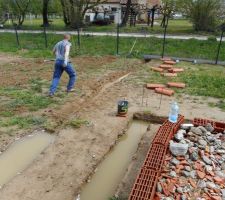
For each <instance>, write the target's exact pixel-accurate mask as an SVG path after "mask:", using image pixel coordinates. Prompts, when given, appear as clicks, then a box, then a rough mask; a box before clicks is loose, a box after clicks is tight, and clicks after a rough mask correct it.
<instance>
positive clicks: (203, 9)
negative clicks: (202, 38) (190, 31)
mask: <svg viewBox="0 0 225 200" xmlns="http://www.w3.org/2000/svg"><path fill="white" fill-rule="evenodd" d="M180 10H181V11H182V13H183V14H184V15H186V16H187V17H188V18H189V19H190V21H191V22H192V23H193V26H194V29H195V30H196V31H214V30H215V28H216V26H217V24H218V23H219V21H220V20H222V18H223V17H224V1H223V0H188V1H186V0H182V1H181V6H180Z"/></svg>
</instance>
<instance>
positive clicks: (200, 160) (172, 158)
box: [156, 124, 225, 200]
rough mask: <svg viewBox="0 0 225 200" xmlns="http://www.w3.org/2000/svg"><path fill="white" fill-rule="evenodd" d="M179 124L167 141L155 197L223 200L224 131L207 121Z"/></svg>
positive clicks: (224, 180)
mask: <svg viewBox="0 0 225 200" xmlns="http://www.w3.org/2000/svg"><path fill="white" fill-rule="evenodd" d="M181 127H182V128H183V127H184V128H183V129H180V130H178V132H177V134H175V136H174V138H173V140H171V141H170V148H169V149H170V152H169V153H168V154H167V155H166V159H165V165H164V167H163V169H162V174H161V176H160V177H159V182H158V184H157V193H156V196H157V197H156V198H158V199H199V200H201V199H202V200H203V199H205V200H207V199H208V200H213V199H214V200H222V199H225V134H224V133H223V132H215V133H214V132H212V131H213V127H212V126H211V127H210V125H209V124H207V125H205V127H204V126H198V127H192V126H191V125H188V126H181ZM209 130H210V131H209Z"/></svg>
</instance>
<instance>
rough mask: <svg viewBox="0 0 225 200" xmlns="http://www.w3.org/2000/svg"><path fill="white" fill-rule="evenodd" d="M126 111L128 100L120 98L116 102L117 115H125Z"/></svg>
mask: <svg viewBox="0 0 225 200" xmlns="http://www.w3.org/2000/svg"><path fill="white" fill-rule="evenodd" d="M127 112H128V101H126V100H121V101H119V102H118V111H117V114H118V115H126V114H127Z"/></svg>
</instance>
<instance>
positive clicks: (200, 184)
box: [197, 180, 206, 189]
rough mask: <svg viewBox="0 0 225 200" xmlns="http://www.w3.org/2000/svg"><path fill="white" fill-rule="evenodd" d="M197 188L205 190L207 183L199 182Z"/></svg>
mask: <svg viewBox="0 0 225 200" xmlns="http://www.w3.org/2000/svg"><path fill="white" fill-rule="evenodd" d="M197 186H198V187H199V188H202V189H203V188H205V187H206V182H205V181H204V180H200V181H199V182H198V184H197Z"/></svg>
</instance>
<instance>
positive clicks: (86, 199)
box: [75, 121, 148, 200]
mask: <svg viewBox="0 0 225 200" xmlns="http://www.w3.org/2000/svg"><path fill="white" fill-rule="evenodd" d="M147 126H148V124H147V123H145V122H141V121H134V122H132V124H131V125H130V127H129V128H128V131H127V134H125V135H124V136H122V137H121V138H120V140H119V142H118V144H117V145H116V146H115V147H114V148H113V149H112V151H111V152H110V153H109V154H108V155H107V156H106V158H105V159H104V160H103V162H102V163H101V164H100V165H99V166H98V168H97V171H96V173H95V174H94V175H93V177H92V178H91V180H90V182H89V183H87V185H85V186H84V188H83V190H82V192H81V194H80V196H79V197H77V198H75V199H80V200H90V199H91V200H109V199H110V197H112V196H113V195H114V194H115V191H116V188H117V186H118V184H119V183H120V181H121V179H122V178H123V176H124V174H125V172H126V169H127V167H128V165H129V163H130V162H131V160H132V156H133V154H134V153H135V152H136V150H137V148H138V144H139V142H140V140H141V137H142V136H143V135H144V133H145V132H146V129H147Z"/></svg>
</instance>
